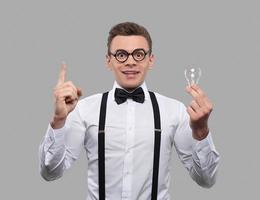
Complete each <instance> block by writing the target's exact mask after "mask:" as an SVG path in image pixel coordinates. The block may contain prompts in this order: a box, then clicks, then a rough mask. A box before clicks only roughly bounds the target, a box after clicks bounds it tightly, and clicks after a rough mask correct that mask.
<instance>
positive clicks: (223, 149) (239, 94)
mask: <svg viewBox="0 0 260 200" xmlns="http://www.w3.org/2000/svg"><path fill="white" fill-rule="evenodd" d="M259 6H260V3H259V1H257V0H255V1H251V0H247V1H240V0H232V1H231V0H218V1H213V0H191V1H184V0H182V1H151V0H147V1H145V0H143V1H137V0H132V1H119V0H110V1H98V0H96V1H87V0H74V1H69V0H45V1H40V0H23V1H18V0H16V1H15V0H1V1H0V30H1V31H0V68H1V72H0V93H1V100H0V101H1V103H0V111H1V115H0V122H1V123H0V124H1V133H0V134H1V139H0V160H1V165H0V182H1V192H0V199H37V200H46V199H50V200H52V199H64V200H65V199H85V197H86V187H87V179H86V176H87V161H86V157H85V152H84V151H83V152H82V154H81V157H80V159H79V160H78V161H77V162H76V163H75V164H74V165H73V167H72V168H71V169H70V170H68V171H67V172H66V173H65V174H64V176H63V177H62V178H61V179H59V180H57V181H54V182H46V181H44V180H43V179H42V178H41V177H40V175H39V168H38V147H39V144H40V142H41V139H42V138H43V136H44V134H45V131H46V128H47V125H48V123H49V120H50V118H51V116H52V109H53V97H52V90H53V87H54V86H55V84H56V82H57V78H58V73H59V65H60V62H61V61H62V60H65V61H66V62H67V64H68V73H67V75H68V76H67V78H68V80H72V81H73V82H74V83H75V84H76V85H77V86H79V87H81V88H82V90H83V93H84V97H85V96H89V95H92V94H95V93H98V92H104V91H106V90H110V89H111V87H112V84H113V75H112V74H111V72H110V71H109V70H107V69H106V67H105V64H104V63H105V54H106V39H107V35H108V31H109V29H110V28H111V26H113V25H115V24H116V23H119V22H124V21H134V22H137V23H139V24H141V25H144V26H145V27H146V28H147V29H148V30H149V31H150V33H151V36H152V38H153V43H154V48H153V52H154V54H155V56H156V63H155V66H154V69H153V70H151V71H150V73H149V74H148V77H147V80H146V82H147V85H148V87H149V89H150V90H153V91H157V92H159V93H161V94H163V95H166V96H169V97H172V98H175V99H178V100H180V101H182V102H184V103H185V104H186V105H188V103H189V102H190V100H191V97H190V96H189V95H188V94H187V93H186V92H185V86H186V81H185V78H184V73H183V71H184V68H185V67H186V66H187V65H189V64H195V65H198V66H200V67H201V69H202V72H203V74H202V78H201V81H200V85H201V87H202V88H203V89H204V90H205V92H206V93H207V94H208V96H209V97H210V99H211V100H212V101H213V103H214V111H213V112H212V115H211V118H210V128H211V131H212V134H213V138H214V142H215V145H216V147H217V150H218V151H219V153H220V154H221V165H220V168H219V174H218V179H217V183H216V185H215V186H214V187H213V188H211V189H203V188H201V187H199V186H198V185H196V183H195V182H193V181H192V179H191V178H190V177H189V175H188V173H187V171H186V169H184V167H183V166H182V164H181V163H180V161H179V159H178V158H177V156H176V152H175V150H174V149H173V151H174V153H173V159H172V163H171V165H172V173H171V174H172V182H171V195H172V199H176V200H177V199H179V200H183V199H184V200H185V199H191V198H192V199H201V200H204V199H205V200H206V199H211V200H219V199H237V200H238V199H241V200H242V199H246V198H247V199H257V197H259V184H258V182H259V179H260V175H259V174H260V173H259V164H260V160H259V139H260V137H259V111H260V109H259V102H260V101H259V89H258V88H259V85H260V84H259V73H260V70H259V68H260V59H259V58H260V56H259V55H260V39H259V38H260V37H259V36H260V12H259Z"/></svg>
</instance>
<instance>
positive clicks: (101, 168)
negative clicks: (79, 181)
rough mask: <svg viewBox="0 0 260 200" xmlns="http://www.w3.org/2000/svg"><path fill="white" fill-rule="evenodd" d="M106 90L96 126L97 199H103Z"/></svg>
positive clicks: (104, 191) (104, 192)
mask: <svg viewBox="0 0 260 200" xmlns="http://www.w3.org/2000/svg"><path fill="white" fill-rule="evenodd" d="M107 96H108V92H106V93H104V94H103V96H102V100H101V107H100V114H99V127H98V181H99V199H100V200H105V195H106V190H105V122H106V111H107Z"/></svg>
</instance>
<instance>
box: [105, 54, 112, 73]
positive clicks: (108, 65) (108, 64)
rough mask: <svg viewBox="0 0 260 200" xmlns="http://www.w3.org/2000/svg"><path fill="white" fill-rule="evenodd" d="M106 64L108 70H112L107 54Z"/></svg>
mask: <svg viewBox="0 0 260 200" xmlns="http://www.w3.org/2000/svg"><path fill="white" fill-rule="evenodd" d="M106 66H107V68H108V69H109V70H112V63H111V57H110V56H109V55H108V54H107V55H106Z"/></svg>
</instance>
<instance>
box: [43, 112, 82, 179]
mask: <svg viewBox="0 0 260 200" xmlns="http://www.w3.org/2000/svg"><path fill="white" fill-rule="evenodd" d="M84 138H85V126H84V124H83V122H82V121H81V118H80V114H79V110H78V108H77V107H76V108H75V109H74V110H73V111H72V112H71V113H70V114H69V116H68V117H67V120H66V123H65V125H64V126H63V127H62V128H59V129H54V128H52V126H51V125H49V126H48V129H47V131H46V134H45V137H44V139H43V141H42V143H41V145H40V148H39V159H40V173H41V176H42V177H43V178H44V179H45V180H47V181H52V180H55V179H58V178H60V177H61V176H62V175H63V172H64V171H65V170H66V169H68V168H69V167H70V166H71V165H72V163H73V162H74V161H75V160H77V158H78V157H79V154H80V152H81V150H82V148H83V145H84Z"/></svg>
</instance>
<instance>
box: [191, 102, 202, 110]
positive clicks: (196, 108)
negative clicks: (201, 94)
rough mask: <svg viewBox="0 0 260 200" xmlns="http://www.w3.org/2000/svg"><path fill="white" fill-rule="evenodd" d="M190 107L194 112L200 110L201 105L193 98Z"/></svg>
mask: <svg viewBox="0 0 260 200" xmlns="http://www.w3.org/2000/svg"><path fill="white" fill-rule="evenodd" d="M190 107H191V108H192V109H193V110H194V112H196V113H198V112H200V109H201V107H200V106H199V104H198V103H197V102H196V101H195V100H192V101H191V103H190Z"/></svg>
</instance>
